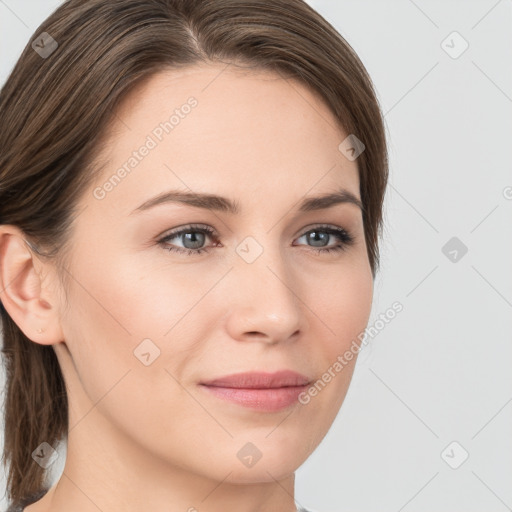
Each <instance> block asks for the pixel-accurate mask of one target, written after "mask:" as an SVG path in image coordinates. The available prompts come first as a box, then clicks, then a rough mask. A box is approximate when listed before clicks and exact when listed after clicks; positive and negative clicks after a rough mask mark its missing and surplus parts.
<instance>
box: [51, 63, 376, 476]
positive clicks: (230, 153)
mask: <svg viewBox="0 0 512 512" xmlns="http://www.w3.org/2000/svg"><path fill="white" fill-rule="evenodd" d="M116 114H117V115H116V118H115V119H116V120H115V124H114V125H113V126H112V130H111V131H110V132H109V133H110V138H109V141H108V144H106V145H105V146H104V148H103V149H102V153H101V154H100V155H99V159H98V161H100V160H101V162H105V163H106V167H105V168H104V169H103V171H102V175H101V178H100V179H98V180H97V182H96V183H95V184H94V186H93V187H91V188H90V189H89V190H87V193H86V194H84V196H82V199H81V202H80V204H79V211H80V214H79V215H78V217H77V219H76V222H75V225H74V231H73V233H72V237H73V241H74V242H73V244H72V248H71V253H70V259H69V266H68V267H67V270H68V272H69V274H70V276H71V277H72V278H70V279H69V289H67V301H68V303H67V306H66V307H65V304H64V302H63V303H62V304H61V306H62V308H61V311H62V313H61V328H62V333H63V337H64V340H65V343H61V344H57V345H54V348H55V350H56V352H57V354H58V357H59V361H60V363H61V365H62V367H63V371H64V375H65V378H66V381H67V383H68V385H69V392H70V397H69V400H70V434H69V441H68V442H72V439H73V437H74V436H77V439H78V438H80V436H81V433H80V430H82V431H83V433H84V435H85V432H86V431H87V429H91V430H92V429H93V428H94V427H93V425H95V426H97V425H99V424H101V425H102V428H101V429H99V430H97V431H95V436H96V439H97V440H98V442H100V443H104V446H105V447H106V446H107V441H106V439H107V436H115V439H116V446H118V447H119V446H123V447H124V448H126V452H125V453H129V454H130V456H134V457H135V454H138V456H140V454H144V456H143V457H147V460H145V462H147V461H149V460H155V459H157V460H158V461H159V463H160V464H163V465H164V466H167V467H175V468H180V469H181V470H185V471H187V472H192V473H195V474H197V475H202V476H205V477H208V478H213V479H215V480H223V479H225V478H226V477H227V476H228V475H229V481H231V482H238V483H243V482H266V481H271V480H273V479H279V478H283V477H285V476H287V475H290V474H291V473H292V472H293V471H295V470H296V469H297V468H298V467H299V466H300V465H301V464H302V463H303V462H304V461H305V459H306V458H307V457H308V455H309V454H311V452H312V451H313V450H314V449H315V448H316V447H317V445H318V444H319V443H320V441H321V440H322V438H323V437H324V436H325V434H326V432H327V430H328V429H329V427H330V425H331V424H332V422H333V420H334V418H335V416H336V414H337V412H338V410H339V408H340V406H341V404H342V402H343V400H344V397H345V394H346V392H347V388H348V386H349V383H350V379H351V376H352V372H353V367H354V364H355V361H356V358H355V357H354V358H353V359H352V360H350V361H348V362H347V361H346V360H345V359H344V360H345V364H344V365H342V366H343V367H342V369H341V370H340V369H339V367H340V363H339V361H340V359H339V358H342V357H343V355H344V354H345V352H346V351H347V350H349V349H350V348H351V346H352V347H353V342H354V340H357V337H358V335H359V334H360V333H361V332H362V331H364V329H365V327H366V325H367V322H368V318H369V314H370V309H371V303H372V292H373V279H372V273H371V269H370V265H369V261H368V256H367V248H366V244H365V239H364V230H363V220H362V212H361V210H360V208H359V206H358V205H357V204H356V203H355V202H349V201H341V202H329V204H328V205H327V204H326V203H324V204H323V205H322V204H321V203H320V202H316V203H314V202H313V203H309V204H310V206H309V208H304V209H301V208H300V206H301V205H302V203H303V202H304V201H307V200H309V201H310V200H311V198H314V197H317V196H322V195H327V194H333V193H339V192H340V191H341V190H344V191H345V192H346V193H347V194H352V195H353V196H355V198H357V199H360V194H359V178H358V169H357V160H351V159H349V158H347V157H346V156H345V155H344V154H343V153H342V152H341V151H340V149H339V146H340V144H341V143H342V141H343V140H344V139H345V138H346V137H347V135H348V134H346V133H343V132H341V131H340V130H339V128H338V127H337V124H336V121H335V118H334V117H333V115H332V114H331V112H330V110H329V109H328V107H327V106H326V105H324V104H323V103H322V102H321V101H320V100H319V99H318V98H317V97H316V95H313V94H312V93H311V92H309V90H307V89H306V88H305V87H303V86H302V85H300V84H299V83H297V82H295V81H287V80H284V79H282V78H281V77H279V76H278V75H274V74H270V73H268V72H261V71H258V72H254V71H246V72H244V73H242V72H240V71H239V70H237V71H235V70H234V68H233V66H230V67H228V68H225V66H224V65H222V66H217V65H215V66H214V65H211V66H206V65H202V66H200V67H193V68H188V69H186V70H181V71H179V72H178V71H166V72H162V73H161V74H159V75H157V76H154V77H153V78H152V79H151V80H150V81H149V82H147V83H146V84H145V85H144V87H142V88H139V89H138V90H136V91H135V92H134V94H132V95H131V96H130V97H129V98H128V100H127V101H125V102H124V103H123V104H122V105H121V108H120V109H119V110H118V111H117V113H116ZM173 116H174V117H173ZM166 123H167V124H166ZM144 148H145V149H144ZM100 157H101V158H100ZM123 166H124V172H123V170H121V169H123ZM162 194H169V198H170V199H173V198H174V200H165V201H164V200H161V201H158V203H157V204H153V205H151V201H152V200H153V199H154V198H156V197H159V196H160V195H162ZM173 194H174V195H173ZM213 196H219V197H220V198H222V199H213V198H212V197H213ZM194 197H195V199H194ZM180 198H181V199H180ZM228 204H233V205H234V206H236V207H237V212H236V213H235V212H233V211H231V208H229V207H228V206H227V205H228ZM144 205H145V206H144ZM315 206H316V207H315ZM191 225H192V226H191ZM320 226H321V227H320ZM182 229H183V230H184V233H182V234H175V232H176V231H179V230H182ZM326 229H327V231H326ZM337 229H338V230H339V229H343V230H345V231H346V232H348V234H349V235H350V236H351V237H352V239H353V241H352V243H347V241H346V238H344V237H343V235H341V237H340V235H337V234H336V231H329V230H337ZM208 231H210V232H208ZM187 233H188V234H187ZM171 234H172V235H171ZM164 237H165V238H166V240H165V241H162V239H164ZM340 245H341V246H342V250H335V249H336V247H339V246H340ZM170 249H172V250H170ZM320 249H324V251H323V252H318V250H320ZM326 249H331V250H330V251H327V250H326ZM68 351H69V352H68ZM337 361H338V365H336V362H337ZM334 368H337V370H335V369H334ZM282 370H289V371H293V372H297V373H299V374H301V375H302V376H305V377H306V379H307V381H309V382H310V383H311V384H310V385H309V386H306V387H303V388H298V389H297V388H295V389H294V388H292V389H291V390H290V389H288V391H284V388H283V387H282V386H284V384H286V383H282V382H281V384H279V382H278V381H274V382H273V384H272V383H271V382H270V383H269V382H267V384H269V385H273V386H278V387H279V386H281V388H280V389H274V390H273V391H269V390H268V389H267V390H262V389H260V390H254V389H253V390H252V391H247V390H246V391H241V390H240V389H233V388H231V389H229V387H228V386H230V385H236V384H233V383H231V384H227V383H224V384H223V385H222V386H219V387H217V388H216V389H215V388H214V387H213V386H210V387H207V386H205V385H204V383H206V382H211V381H212V380H214V379H220V378H221V377H225V376H229V375H232V374H239V373H246V372H265V373H275V372H280V371H282ZM329 371H330V374H328V375H327V377H325V374H326V373H329ZM329 376H330V379H329V378H328V377H329ZM318 380H320V381H321V382H322V384H321V385H320V386H319V385H318V384H317V392H316V393H315V392H314V391H313V392H311V393H310V392H308V389H309V388H311V386H312V385H313V384H314V383H315V382H316V381H318ZM251 383H252V385H254V386H256V387H260V388H261V386H262V384H261V383H258V382H257V381H250V382H249V381H245V382H242V383H238V386H239V388H240V387H242V388H243V387H247V386H249V385H251ZM221 384H222V383H221ZM288 384H291V382H288ZM319 390H320V391H319ZM299 392H300V393H301V395H300V396H299V395H298V394H299ZM298 397H299V398H300V400H299V399H298ZM105 425H108V426H109V428H105ZM109 439H110V440H111V438H109ZM109 446H110V445H109ZM141 464H142V463H141ZM148 467H149V466H148Z"/></svg>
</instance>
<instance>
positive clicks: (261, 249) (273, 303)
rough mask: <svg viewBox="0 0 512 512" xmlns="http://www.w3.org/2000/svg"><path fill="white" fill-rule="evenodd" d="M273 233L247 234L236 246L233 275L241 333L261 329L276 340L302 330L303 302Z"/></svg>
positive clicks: (237, 320)
mask: <svg viewBox="0 0 512 512" xmlns="http://www.w3.org/2000/svg"><path fill="white" fill-rule="evenodd" d="M272 238H273V237H272V235H270V234H266V235H261V236H258V239H256V237H252V236H248V237H246V238H245V239H244V240H243V241H242V242H241V243H240V244H239V245H238V246H237V248H236V252H237V257H236V258H235V264H234V267H235V268H234V269H233V270H234V272H233V273H234V275H233V278H234V279H235V280H236V286H237V291H236V293H235V294H234V295H235V296H236V298H235V300H234V302H233V304H232V306H233V309H232V311H233V315H234V318H232V320H233V324H232V325H236V330H237V331H238V333H237V334H236V333H232V334H235V335H238V336H240V335H242V334H243V333H244V332H252V333H254V332H258V333H260V334H262V335H266V336H268V337H269V338H271V339H272V340H276V341H277V340H278V339H282V338H287V337H289V336H291V335H292V334H294V332H295V331H296V330H297V329H299V327H300V324H301V321H302V315H301V301H300V300H299V298H298V296H297V291H295V290H294V286H293V284H294V283H293V281H294V276H293V269H292V268H291V267H290V265H289V264H288V262H287V261H286V254H285V252H284V251H282V249H281V246H280V245H279V243H275V242H271V239H272Z"/></svg>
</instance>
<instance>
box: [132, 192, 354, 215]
mask: <svg viewBox="0 0 512 512" xmlns="http://www.w3.org/2000/svg"><path fill="white" fill-rule="evenodd" d="M163 203H182V204H187V205H190V206H194V207H196V208H204V209H206V210H214V211H219V212H225V213H230V214H232V215H237V214H239V213H240V211H241V209H240V203H239V202H238V201H231V200H230V199H228V198H226V197H222V196H218V195H215V194H202V193H194V192H183V191H180V190H169V191H167V192H163V193H162V194H159V195H157V196H155V197H152V198H151V199H148V200H147V201H145V202H144V203H142V204H141V205H140V206H139V207H138V208H135V210H133V211H132V212H131V213H130V215H131V214H133V213H136V212H141V211H145V210H148V209H149V208H153V207H154V206H157V205H159V204H163ZM343 203H348V204H354V205H356V206H357V207H359V208H360V209H361V210H362V211H364V206H363V203H362V202H361V200H360V199H359V198H357V197H356V196H355V195H354V194H352V192H349V191H348V190H345V189H339V190H338V191H336V192H332V193H328V194H323V195H318V196H313V197H307V198H306V199H303V200H302V202H301V203H300V204H299V207H298V209H297V210H298V211H299V212H311V211H316V210H325V209H327V208H331V207H332V206H335V205H338V204H343Z"/></svg>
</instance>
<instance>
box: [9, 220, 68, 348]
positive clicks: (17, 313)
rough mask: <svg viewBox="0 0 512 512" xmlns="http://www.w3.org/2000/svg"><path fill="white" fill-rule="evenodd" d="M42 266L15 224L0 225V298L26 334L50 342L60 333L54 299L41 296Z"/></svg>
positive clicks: (45, 291) (60, 334) (57, 340)
mask: <svg viewBox="0 0 512 512" xmlns="http://www.w3.org/2000/svg"><path fill="white" fill-rule="evenodd" d="M44 266H45V264H43V263H42V262H40V261H39V260H38V259H37V257H36V256H35V255H34V254H33V253H32V251H31V250H30V246H29V244H27V242H26V241H25V237H24V235H23V233H22V232H21V231H20V230H19V228H17V227H16V226H11V225H0V300H1V301H2V303H3V306H4V308H5V309H6V311H7V313H8V314H9V316H10V317H11V318H12V320H13V321H14V322H15V323H16V325H17V326H18V327H19V328H20V329H21V330H22V331H23V333H24V334H25V336H26V337H27V338H29V339H31V340H32V341H34V342H36V343H40V344H42V345H52V344H54V343H58V342H59V341H61V340H62V339H63V336H62V331H61V327H60V319H59V317H58V308H57V307H56V306H57V304H56V303H55V302H54V300H55V299H54V298H53V297H51V296H49V297H47V299H48V300H47V299H46V298H44V297H43V295H45V294H46V293H47V289H46V288H45V287H44V286H43V280H42V278H41V274H42V272H41V270H42V269H43V267H44ZM52 303H53V304H52Z"/></svg>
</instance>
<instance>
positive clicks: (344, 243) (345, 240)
mask: <svg viewBox="0 0 512 512" xmlns="http://www.w3.org/2000/svg"><path fill="white" fill-rule="evenodd" d="M316 231H321V232H324V233H327V234H329V235H334V236H336V237H338V239H339V240H341V243H340V244H338V245H336V246H334V247H327V248H323V249H316V248H314V247H312V249H313V251H315V252H316V253H318V254H327V253H330V252H339V251H344V250H346V249H347V248H348V247H349V246H351V245H352V244H353V243H354V241H355V240H354V237H353V236H352V235H351V234H350V233H349V232H348V231H347V230H345V229H343V228H337V227H333V226H325V225H320V226H315V227H314V228H312V229H309V230H308V231H306V232H305V233H303V234H302V235H300V236H299V238H302V237H303V236H304V235H307V234H308V233H311V232H316ZM185 233H203V234H206V235H209V236H210V237H212V238H214V239H217V238H218V237H217V233H216V232H215V231H214V230H213V229H212V228H210V227H208V226H198V225H190V226H186V227H184V228H181V229H178V230H176V231H173V232H171V233H169V234H168V235H166V236H165V237H164V238H162V239H160V240H159V241H158V244H159V245H161V246H162V247H163V249H164V250H166V251H169V252H177V253H180V254H187V255H188V256H192V255H199V254H201V253H203V252H208V251H209V250H210V249H211V248H207V249H205V248H201V249H183V248H179V247H172V246H168V245H167V242H168V241H169V240H172V239H173V238H177V237H179V236H180V235H183V234H185Z"/></svg>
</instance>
